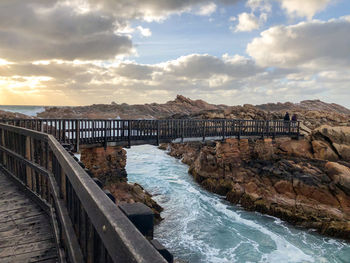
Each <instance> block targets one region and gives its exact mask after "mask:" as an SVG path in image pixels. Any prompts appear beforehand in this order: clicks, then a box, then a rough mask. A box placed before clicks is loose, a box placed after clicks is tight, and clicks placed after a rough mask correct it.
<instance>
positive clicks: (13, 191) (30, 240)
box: [0, 172, 58, 263]
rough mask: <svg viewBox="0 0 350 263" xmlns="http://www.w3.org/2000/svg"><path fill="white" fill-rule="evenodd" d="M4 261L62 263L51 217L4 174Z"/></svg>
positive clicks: (0, 185)
mask: <svg viewBox="0 0 350 263" xmlns="http://www.w3.org/2000/svg"><path fill="white" fill-rule="evenodd" d="M0 262H2V263H7V262H11V263H13V262H41V263H44V262H45V263H49V262H50V263H51V262H58V254H57V248H56V243H55V238H54V234H53V231H52V228H51V225H50V220H49V217H48V215H47V214H46V213H45V212H44V211H43V210H42V209H41V208H40V207H39V206H38V205H36V204H35V203H34V202H33V201H32V200H31V199H29V198H28V197H27V196H26V195H25V194H24V193H23V192H22V191H21V190H20V189H19V188H18V187H17V186H16V185H15V184H14V183H13V182H12V181H11V180H10V179H9V178H8V177H7V176H5V175H4V174H2V173H1V172H0Z"/></svg>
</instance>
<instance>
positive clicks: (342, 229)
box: [162, 127, 350, 240]
mask: <svg viewBox="0 0 350 263" xmlns="http://www.w3.org/2000/svg"><path fill="white" fill-rule="evenodd" d="M326 128H327V129H326ZM330 128H331V127H323V128H320V130H316V131H314V132H313V135H312V136H310V137H308V138H306V139H301V140H292V139H289V138H277V139H276V140H272V139H255V140H248V139H241V140H238V139H226V140H225V141H224V142H221V141H217V142H207V143H204V144H202V143H199V142H189V143H185V144H169V145H162V148H163V149H168V150H169V154H170V155H171V156H174V157H176V158H181V159H182V161H183V162H184V163H186V164H188V165H189V166H190V167H189V172H190V174H192V176H193V177H194V178H195V180H196V181H197V182H199V183H200V184H201V185H202V186H203V187H205V188H206V189H208V190H209V191H212V192H214V193H217V194H220V195H223V196H225V197H226V199H227V200H228V201H230V202H232V203H235V204H240V205H241V206H242V207H244V208H246V209H248V210H254V211H259V212H262V213H266V214H270V215H273V216H276V217H279V218H281V219H283V220H286V221H288V222H290V223H293V224H296V225H300V226H303V227H307V228H314V229H317V230H318V231H319V232H320V233H322V234H326V235H330V236H336V237H340V238H344V239H349V240H350V162H347V161H345V158H343V157H342V156H341V155H339V154H338V153H336V152H334V146H332V144H333V143H335V142H347V140H348V139H349V138H350V133H347V130H348V129H347V128H348V127H338V128H335V129H330ZM326 130H327V131H328V132H326ZM320 132H322V134H323V135H322V136H321V135H320V134H319V133H320ZM344 133H345V134H346V135H345V136H342V135H344ZM325 134H327V135H329V137H323V136H325ZM330 134H332V135H333V136H330Z"/></svg>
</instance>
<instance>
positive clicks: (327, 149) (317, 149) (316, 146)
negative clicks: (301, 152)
mask: <svg viewBox="0 0 350 263" xmlns="http://www.w3.org/2000/svg"><path fill="white" fill-rule="evenodd" d="M311 144H312V148H313V150H314V157H315V158H317V159H322V160H329V161H337V160H338V159H339V158H338V155H337V154H336V153H335V152H334V151H333V150H332V148H331V146H330V145H329V143H326V142H324V141H319V140H315V141H312V142H311Z"/></svg>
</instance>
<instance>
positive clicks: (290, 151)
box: [279, 140, 313, 158]
mask: <svg viewBox="0 0 350 263" xmlns="http://www.w3.org/2000/svg"><path fill="white" fill-rule="evenodd" d="M279 148H280V150H282V152H284V154H286V155H288V156H295V157H302V158H312V157H313V155H312V146H311V143H310V142H309V141H307V140H288V141H285V142H283V143H281V144H280V145H279Z"/></svg>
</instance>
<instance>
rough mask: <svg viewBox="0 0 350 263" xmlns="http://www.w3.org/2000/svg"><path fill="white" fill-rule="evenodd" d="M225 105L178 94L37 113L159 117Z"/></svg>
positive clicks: (96, 116)
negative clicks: (158, 100) (153, 100)
mask: <svg viewBox="0 0 350 263" xmlns="http://www.w3.org/2000/svg"><path fill="white" fill-rule="evenodd" d="M225 108H227V106H225V105H214V104H209V103H207V102H205V101H203V100H191V99H189V98H185V97H184V96H181V95H178V96H177V97H176V99H175V100H173V101H168V102H167V103H164V104H158V103H152V104H142V105H129V104H126V103H123V104H116V103H112V104H94V105H91V106H79V107H47V108H45V111H44V112H42V113H39V114H38V117H41V118H56V117H57V116H61V118H90V119H101V118H112V119H117V118H121V119H159V118H166V117H168V116H171V115H174V114H192V113H196V112H199V111H203V110H221V109H225Z"/></svg>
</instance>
